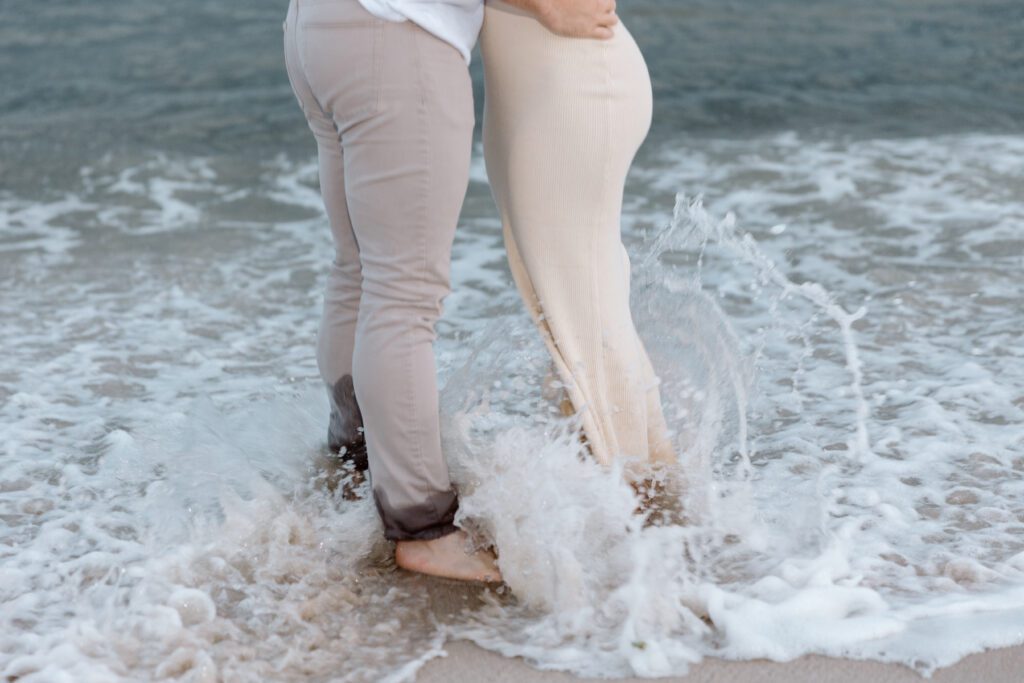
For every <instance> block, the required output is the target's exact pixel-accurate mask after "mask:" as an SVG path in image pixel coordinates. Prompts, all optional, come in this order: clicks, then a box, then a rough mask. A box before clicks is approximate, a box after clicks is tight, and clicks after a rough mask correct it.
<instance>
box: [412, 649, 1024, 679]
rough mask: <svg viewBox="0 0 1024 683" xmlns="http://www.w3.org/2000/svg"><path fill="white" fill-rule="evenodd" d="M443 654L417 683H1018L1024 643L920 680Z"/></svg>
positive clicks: (898, 668)
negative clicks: (591, 670)
mask: <svg viewBox="0 0 1024 683" xmlns="http://www.w3.org/2000/svg"><path fill="white" fill-rule="evenodd" d="M443 649H444V651H445V652H446V653H447V654H446V656H443V657H437V658H435V659H432V660H430V661H429V662H427V663H426V664H424V665H423V667H422V668H420V670H419V671H418V672H417V674H416V676H415V678H413V679H411V680H415V681H416V683H461V682H463V681H464V682H466V683H470V682H473V683H475V682H477V681H487V683H598V682H599V681H604V682H607V681H610V680H611V681H617V682H618V683H641V682H643V681H652V680H654V681H663V682H664V683H727V682H728V683H742V682H744V681H752V682H756V683H775V682H778V683H865V681H870V683H914V682H915V681H916V682H918V683H920V682H921V681H931V682H933V683H1017V682H1018V681H1020V680H1022V677H1024V645H1018V646H1015V647H1006V648H1000V649H996V650H987V651H985V652H980V653H978V654H973V655H968V656H967V657H964V658H963V659H961V660H960V661H959V662H957V663H956V664H953V665H951V666H948V667H944V668H942V669H939V670H937V671H936V672H935V673H934V674H932V677H931V678H925V677H924V676H922V675H921V674H919V673H917V672H916V671H914V670H913V669H910V668H909V667H906V666H903V665H902V664H885V663H882V662H874V661H864V660H854V659H836V658H832V657H823V656H820V655H807V656H804V657H801V658H799V659H795V660H793V661H792V662H772V661H769V660H764V659H757V660H749V661H730V660H723V659H711V658H706V659H704V661H702V662H701V663H700V664H694V665H693V666H691V667H690V671H689V673H688V674H686V675H685V676H674V677H669V678H619V679H607V678H603V679H602V678H577V677H576V676H573V675H572V674H569V673H565V672H562V671H541V670H538V669H535V668H533V667H532V666H530V665H529V664H527V663H526V661H525V660H523V659H520V658H506V657H503V656H501V655H499V654H495V653H493V652H490V651H488V650H484V649H483V648H481V647H479V646H477V645H474V644H473V643H470V642H467V641H452V642H448V643H446V644H445V645H444V647H443Z"/></svg>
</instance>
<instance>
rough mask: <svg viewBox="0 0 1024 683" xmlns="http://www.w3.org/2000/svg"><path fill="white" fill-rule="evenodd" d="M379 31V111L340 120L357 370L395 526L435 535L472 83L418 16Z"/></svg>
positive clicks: (375, 461) (376, 470)
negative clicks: (358, 288)
mask: <svg viewBox="0 0 1024 683" xmlns="http://www.w3.org/2000/svg"><path fill="white" fill-rule="evenodd" d="M378 40H379V41H380V42H379V44H378V45H377V46H376V49H377V52H376V54H377V58H378V59H379V62H378V63H377V64H376V65H375V66H376V68H377V69H378V73H379V82H378V83H377V87H378V88H379V90H378V96H377V99H376V105H375V111H373V112H372V114H371V115H369V116H368V117H367V118H365V119H363V120H361V121H359V122H357V123H355V124H353V125H351V126H349V127H347V128H342V131H341V132H342V141H343V146H344V155H345V183H346V195H347V197H348V205H349V214H350V216H351V217H352V225H353V228H354V231H355V235H356V239H357V240H358V242H359V253H360V260H361V264H362V276H363V285H362V299H361V300H360V304H359V318H358V323H357V326H356V337H355V353H354V365H353V367H354V372H353V379H354V380H355V392H356V395H357V396H358V398H359V405H360V408H361V409H362V415H363V419H364V421H365V424H366V438H367V446H368V451H369V465H370V476H371V480H372V482H373V494H374V499H375V501H376V503H377V506H378V509H379V511H380V514H381V518H382V519H383V521H384V526H385V534H386V536H387V537H388V538H390V539H392V540H396V541H400V540H430V539H436V538H439V537H441V536H444V535H447V534H450V533H452V532H454V531H455V530H456V527H455V526H454V524H453V520H454V517H455V512H456V510H457V508H458V501H457V497H456V493H455V491H454V490H453V489H452V486H451V482H450V480H449V478H448V467H447V464H446V462H445V460H444V456H443V455H442V453H441V436H440V425H439V414H438V410H439V409H438V390H437V375H436V369H435V361H434V350H433V342H434V339H435V331H434V325H435V323H436V322H437V319H438V318H439V317H440V314H441V302H442V299H443V298H444V297H445V296H446V295H447V294H448V291H449V270H450V259H451V245H452V240H453V238H454V234H455V226H456V223H457V221H458V216H459V211H460V209H461V206H462V201H463V199H464V197H465V192H466V187H467V185H468V181H469V162H470V152H471V140H472V130H473V103H472V90H471V85H470V80H469V74H468V71H467V69H466V65H465V62H464V61H463V60H462V59H461V56H460V55H459V53H458V52H457V51H456V50H455V49H454V48H452V47H451V46H449V45H448V44H446V43H444V42H442V41H440V40H439V39H437V38H435V37H433V36H431V35H430V34H428V33H427V32H425V31H423V30H422V29H420V28H419V27H418V26H416V25H415V24H412V23H410V22H405V23H400V24H388V25H386V26H384V27H383V29H382V31H381V33H380V36H379V39H378Z"/></svg>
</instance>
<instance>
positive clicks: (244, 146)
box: [0, 0, 1024, 683]
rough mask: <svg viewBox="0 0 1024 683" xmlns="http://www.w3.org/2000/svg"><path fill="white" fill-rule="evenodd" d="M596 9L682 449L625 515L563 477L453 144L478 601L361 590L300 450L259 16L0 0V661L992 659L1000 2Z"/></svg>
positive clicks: (1021, 111)
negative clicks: (614, 51)
mask: <svg viewBox="0 0 1024 683" xmlns="http://www.w3.org/2000/svg"><path fill="white" fill-rule="evenodd" d="M621 4H622V5H623V7H622V15H623V18H624V20H625V21H626V22H627V23H628V25H629V26H630V27H631V29H632V30H633V32H634V34H635V35H636V36H637V39H638V41H639V42H640V43H641V47H642V48H643V49H644V52H645V55H646V56H647V58H648V61H649V64H650V68H651V72H652V77H653V79H654V82H655V88H656V98H657V109H656V122H655V125H654V128H653V129H652V132H651V136H650V138H649V139H648V142H647V144H646V145H645V148H644V149H643V150H642V152H641V155H640V157H639V158H638V160H637V164H636V166H635V168H634V171H633V174H632V175H631V178H630V183H629V187H628V196H627V203H626V210H625V214H624V217H623V230H624V238H625V241H626V243H627V246H628V247H629V250H630V253H631V256H632V260H633V292H632V294H633V300H634V309H635V316H636V320H637V324H638V327H639V329H640V331H641V334H642V336H643V337H644V339H645V341H646V342H647V344H648V347H649V349H650V352H651V355H652V359H653V361H654V364H655V366H656V368H657V369H658V371H659V374H660V375H661V377H662V380H663V383H664V391H663V396H664V399H665V406H666V412H667V415H668V417H669V421H670V424H671V426H672V428H673V430H674V438H675V439H676V442H677V445H678V446H679V448H680V450H682V451H684V452H685V454H686V458H685V461H684V465H683V468H682V473H681V474H680V476H679V477H678V478H676V479H673V480H672V482H670V484H671V485H670V486H669V487H668V490H667V493H666V494H665V495H664V496H663V498H662V501H661V502H662V503H663V504H664V509H663V510H660V511H659V512H661V513H662V514H660V515H658V516H657V517H652V518H650V519H646V520H645V519H644V518H641V517H638V516H637V515H635V514H633V509H634V507H635V500H634V498H633V494H632V491H631V489H630V488H629V487H628V486H626V485H624V484H622V483H621V481H620V478H619V477H618V476H617V474H618V473H617V472H614V471H613V472H606V471H603V470H601V469H600V468H598V467H597V466H595V465H593V464H591V463H588V462H585V461H580V460H579V459H578V458H577V457H576V456H577V453H578V445H577V444H576V443H575V442H574V441H573V439H572V438H571V435H569V434H567V433H566V431H565V425H564V424H563V423H562V422H560V420H559V419H558V417H557V415H556V414H555V413H554V412H553V410H552V409H551V406H550V405H548V403H547V402H546V401H545V399H544V396H543V393H542V390H541V385H542V383H543V379H544V376H545V374H546V373H547V371H548V365H547V359H546V356H545V353H544V349H543V347H542V345H541V344H540V342H539V340H538V339H537V337H536V333H535V331H534V329H533V328H532V326H531V324H530V322H529V320H528V318H527V316H526V314H525V312H524V311H523V309H522V307H521V304H520V302H519V300H518V295H517V293H516V292H515V289H514V287H513V286H512V284H511V281H510V277H509V275H508V272H507V269H506V267H505V263H504V253H503V249H502V244H501V237H500V226H499V225H498V222H497V219H496V216H495V211H494V208H493V205H492V203H491V200H490V197H489V190H488V187H487V184H486V177H485V174H484V173H483V165H482V161H481V160H480V159H479V154H478V155H477V159H476V162H475V166H474V173H473V180H472V183H471V186H470V189H469V196H468V197H467V202H466V206H465V210H464V212H463V217H462V219H461V224H460V228H459V232H458V236H457V240H456V245H455V250H454V259H453V278H454V283H453V284H454V291H453V293H452V295H451V296H450V297H449V298H448V300H447V301H446V312H445V316H444V319H443V321H442V323H441V325H440V326H439V342H438V349H437V351H438V356H439V371H440V373H441V380H442V383H443V386H444V389H443V393H442V403H443V411H442V412H443V414H442V419H443V422H444V427H445V445H446V452H447V454H448V456H449V459H450V463H451V466H452V470H453V476H454V477H455V479H456V481H457V483H458V484H459V486H460V488H461V490H462V492H463V500H462V514H463V515H464V518H465V523H466V524H467V525H469V526H470V528H472V529H473V530H474V533H475V534H477V535H478V536H479V537H480V538H482V539H485V540H492V541H494V542H495V543H496V544H497V547H498V549H499V552H500V555H501V559H500V561H501V567H502V570H503V572H504V574H505V576H506V579H507V583H508V585H507V587H505V588H502V589H500V590H492V589H481V588H475V587H468V586H452V585H449V584H445V583H441V582H437V581H433V580H431V579H428V578H424V577H417V576H411V575H409V574H406V573H403V572H399V571H397V570H396V569H395V568H394V566H393V563H392V561H391V559H390V556H389V548H388V546H387V544H386V543H384V542H383V541H382V540H381V528H380V524H379V522H378V521H377V519H376V514H375V511H374V509H373V506H372V504H371V503H370V502H369V501H368V500H367V499H366V498H365V497H364V498H361V499H360V498H359V494H360V493H365V488H359V487H358V486H354V491H349V492H348V495H346V491H345V489H346V487H345V485H344V484H345V482H344V481H342V482H339V481H338V478H339V475H338V473H337V472H334V471H332V468H331V466H330V463H329V462H328V461H326V460H325V459H324V458H323V448H324V437H325V433H324V432H325V428H326V411H327V406H326V398H325V396H324V395H323V390H322V389H321V386H320V383H319V379H318V377H317V372H316V365H315V360H314V356H313V351H314V343H315V336H316V329H317V323H318V309H319V304H320V294H321V288H322V286H323V283H324V277H325V273H326V268H327V265H328V262H329V258H330V255H331V245H330V238H329V234H328V231H327V228H326V224H325V219H324V216H323V211H322V207H321V204H320V199H319V194H318V191H317V185H316V182H317V181H316V171H315V165H314V159H313V146H312V142H311V139H310V136H309V133H308V131H307V130H306V129H305V127H304V123H303V122H302V120H301V115H300V114H299V112H298V109H297V107H296V106H295V103H294V100H293V98H292V95H291V93H290V91H289V89H288V85H287V81H286V80H285V77H284V72H283V67H282V65H281V57H280V28H279V27H280V21H281V15H283V12H284V3H283V2H265V1H261V2H258V3H257V2H251V3H227V2H211V1H207V2H198V1H196V0H182V2H178V3H175V4H173V5H166V4H157V3H153V2H144V1H142V0H135V1H133V2H128V3H124V2H122V3H117V4H115V3H113V2H110V1H109V0H95V1H94V2H90V3H88V4H87V5H80V4H76V3H60V2H58V3H45V4H42V5H41V4H38V3H29V2H25V1H24V0H10V1H9V2H6V3H4V4H3V5H2V6H0V277H2V283H3V293H2V295H0V317H2V320H3V324H2V325H0V338H2V348H3V349H4V351H5V353H4V355H3V358H2V359H0V430H2V431H0V676H2V677H4V679H5V680H17V681H19V682H22V681H23V682H25V683H28V682H36V681H47V682H49V681H74V682H75V683H80V682H88V681H137V680H180V681H219V680H226V681H257V680H259V681H262V680H275V681H380V680H391V681H401V680H410V679H412V678H414V676H415V672H416V670H417V668H418V667H419V666H421V665H422V663H423V662H425V661H428V660H429V659H431V658H433V657H436V656H440V655H441V654H442V653H443V650H444V643H445V642H446V641H447V640H449V639H452V638H463V639H469V640H472V641H473V642H476V643H478V644H479V645H481V646H482V647H485V648H488V649H491V650H493V651H496V652H500V653H503V654H506V655H510V656H513V655H518V656H523V657H525V658H527V659H528V660H529V661H531V662H532V663H534V664H535V665H536V666H538V667H540V668H549V669H561V670H567V671H573V672H576V673H579V674H584V675H602V676H612V677H614V676H627V675H641V676H657V675H665V674H671V673H676V674H679V673H683V672H685V671H686V670H687V667H688V666H690V665H691V664H693V663H694V662H697V661H700V660H701V659H702V658H707V657H723V658H732V659H749V658H760V657H766V658H770V659H775V660H780V661H784V660H788V659H793V658H796V657H799V656H801V655H803V654H807V653H822V654H827V655H833V656H839V657H852V658H861V659H874V660H880V661H890V662H898V663H902V664H905V665H907V666H910V667H913V668H914V669H916V670H917V671H919V672H921V673H922V674H923V675H926V676H927V675H929V674H930V673H931V672H933V671H934V670H935V669H936V668H938V667H942V666H947V665H949V664H952V663H953V662H955V661H957V660H958V659H960V658H962V657H963V656H965V655H967V654H970V653H972V652H977V651H980V650H981V649H984V648H986V647H999V646H1008V645H1014V644H1019V643H1022V642H1024V342H1022V341H1021V340H1022V338H1024V303H1022V302H1024V296H1022V295H1024V284H1022V282H1024V278H1022V273H1024V124H1022V123H1021V122H1022V121H1024V86H1022V84H1024V52H1022V50H1024V47H1022V46H1024V41H1021V36H1024V9H1021V7H1020V6H1019V4H1017V3H1012V2H995V1H992V2H989V1H985V0H982V1H978V2H969V3H952V2H940V1H928V2H910V1H909V0H870V1H868V2H853V1H852V0H845V1H840V0H822V1H819V2H814V3H803V2H796V1H794V0H773V1H772V2H754V1H753V0H732V1H726V2H722V1H719V2H704V1H703V0H702V1H699V2H687V3H678V2H677V1H676V0H636V1H635V2H623V3H621ZM474 73H475V74H476V75H477V85H478V86H479V78H478V76H479V65H478V64H477V65H475V66H474ZM349 484H350V488H351V487H353V484H352V483H351V482H349ZM352 493H354V494H355V495H351V494H352ZM645 522H646V523H645Z"/></svg>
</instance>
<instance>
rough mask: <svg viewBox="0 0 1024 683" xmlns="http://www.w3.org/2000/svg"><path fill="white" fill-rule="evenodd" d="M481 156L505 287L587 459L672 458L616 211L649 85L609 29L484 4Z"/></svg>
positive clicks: (629, 45)
mask: <svg viewBox="0 0 1024 683" xmlns="http://www.w3.org/2000/svg"><path fill="white" fill-rule="evenodd" d="M480 45H481V49H482V53H483V60H484V72H485V87H486V104H485V108H484V155H485V157H486V162H487V173H488V176H489V178H490V182H491V187H492V191H493V193H494V198H495V201H496V203H497V205H498V209H499V211H500V212H501V217H502V221H503V223H504V235H505V245H506V247H507V249H508V257H509V264H510V266H511V269H512V275H513V277H514V279H515V282H516V286H517V287H518V288H519V291H520V293H521V294H522V296H523V299H524V301H525V302H526V305H527V307H528V308H529V310H530V313H531V315H532V316H533V319H534V321H535V322H536V324H537V326H538V328H539V329H540V331H541V334H542V336H543V338H544V340H545V342H546V344H547V347H548V350H549V351H550V352H551V355H552V358H553V360H554V364H555V367H556V369H557V371H558V376H559V378H560V379H561V381H562V383H563V384H564V385H565V388H566V394H567V398H568V399H569V401H570V402H571V404H572V406H573V408H574V409H575V410H576V411H577V412H578V413H579V415H580V418H581V421H582V425H583V432H584V435H585V437H586V440H587V444H588V446H589V448H590V450H591V452H592V453H593V455H594V457H595V458H596V459H597V460H598V461H599V462H601V463H604V464H608V463H609V462H611V461H612V459H615V458H620V457H628V458H639V459H640V460H642V461H651V462H674V461H675V460H676V457H675V453H674V451H673V448H672V445H671V443H670V441H669V437H668V429H667V427H666V424H665V418H664V416H663V414H662V408H661V399H660V394H659V391H658V381H657V377H656V376H655V374H654V371H653V369H652V367H651V363H650V360H649V359H648V357H647V353H646V351H645V350H644V347H643V343H642V342H641V341H640V338H639V337H638V336H637V332H636V328H635V327H634V325H633V319H632V316H631V313H630V308H629V277H630V272H629V271H630V265H629V257H628V256H627V254H626V250H625V248H624V247H623V244H622V238H621V225H620V216H621V211H622V196H623V187H624V185H625V180H626V173H627V172H628V171H629V167H630V165H631V164H632V162H633V157H634V155H635V154H636V151H637V149H638V147H639V146H640V144H641V143H642V142H643V140H644V138H645V137H646V136H647V132H648V129H649V127H650V123H651V105H652V101H651V83H650V76H649V75H648V72H647V65H646V64H645V62H644V59H643V55H641V53H640V50H639V48H638V47H637V45H636V43H635V42H634V40H633V38H632V36H631V35H630V34H629V31H627V30H626V28H625V27H624V26H623V25H622V24H619V25H617V26H616V27H615V36H614V37H613V38H612V39H610V40H605V41H599V40H584V39H571V38H563V37H559V36H556V35H554V34H553V33H551V32H550V31H548V30H547V29H546V28H544V27H543V26H542V25H541V24H540V23H539V22H538V21H537V20H536V19H534V18H533V17H532V16H530V15H528V14H526V13H525V12H522V11H520V10H518V9H516V8H514V7H512V6H511V5H508V4H505V3H503V2H501V1H500V0H498V1H492V0H488V3H487V6H486V14H485V17H484V27H483V31H482V33H481V36H480Z"/></svg>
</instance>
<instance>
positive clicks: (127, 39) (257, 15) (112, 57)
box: [0, 0, 1024, 187]
mask: <svg viewBox="0 0 1024 683" xmlns="http://www.w3.org/2000/svg"><path fill="white" fill-rule="evenodd" d="M286 4H287V3H286V2H285V0H244V1H242V0H231V1H227V0H175V2H156V1H155V0H118V1H117V2H114V1H112V0H92V1H91V2H87V3H86V2H70V1H69V0H54V1H51V2H38V1H36V0H3V2H0V187H5V186H24V185H32V184H35V183H39V182H45V181H46V178H50V177H54V181H55V182H58V184H59V181H58V180H57V179H56V177H55V176H60V175H62V172H65V171H71V172H73V171H74V169H76V168H78V167H79V166H80V165H81V164H83V163H88V162H89V161H90V160H93V159H95V157H96V156H98V155H101V154H103V153H105V152H107V151H113V152H115V153H129V154H131V153H138V152H150V151H153V150H162V151H171V152H181V153H185V154H200V153H201V154H214V155H218V154H221V153H229V154H232V155H238V154H242V155H247V156H251V157H252V158H261V157H267V156H272V155H274V154H277V153H279V152H282V151H284V152H288V153H291V152H293V151H296V148H297V147H298V148H301V153H303V154H306V153H308V152H309V149H308V148H309V147H310V144H311V143H310V140H309V139H308V134H307V132H306V131H305V130H304V127H303V125H302V121H301V119H300V117H299V113H298V110H297V108H296V107H295V103H294V101H293V100H292V97H291V93H290V92H289V89H288V84H287V81H286V78H285V74H284V69H283V64H282V57H281V47H280V43H281V19H282V15H283V14H284V11H285V7H286ZM620 5H621V8H620V11H621V15H622V17H623V19H624V21H626V22H627V25H628V26H630V28H631V29H632V31H633V33H634V34H635V35H636V37H637V40H638V41H639V42H640V44H641V46H642V48H643V50H644V53H645V55H646V56H647V59H648V61H649V64H650V68H651V73H652V77H653V79H654V83H655V90H656V97H657V110H656V119H655V130H654V135H653V136H652V139H651V141H650V142H649V144H657V142H658V140H659V139H663V138H664V137H665V136H666V135H678V134H680V133H693V134H700V135H713V136H716V137H722V136H726V137H731V136H747V135H753V134H759V133H764V132H770V131H778V130H795V131H799V132H800V133H802V134H815V133H818V132H824V133H834V132H840V133H849V134H852V135H854V136H858V137H860V136H878V135H881V136H920V135H932V134H938V133H945V132H960V131H968V130H969V131H984V132H1015V131H1019V130H1021V129H1024V3H1021V2H1019V1H1018V0H969V1H966V2H965V1H959V2H954V1H953V0H860V1H858V0H622V2H620ZM474 74H475V77H476V81H477V86H478V93H479V85H480V84H479V81H480V78H479V77H480V70H479V63H477V64H476V65H475V68H474ZM479 104H480V103H479V102H478V105H479Z"/></svg>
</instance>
